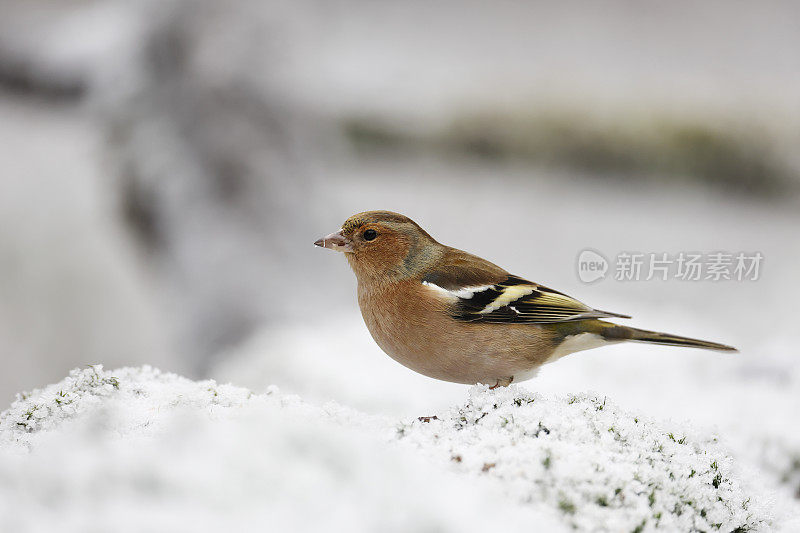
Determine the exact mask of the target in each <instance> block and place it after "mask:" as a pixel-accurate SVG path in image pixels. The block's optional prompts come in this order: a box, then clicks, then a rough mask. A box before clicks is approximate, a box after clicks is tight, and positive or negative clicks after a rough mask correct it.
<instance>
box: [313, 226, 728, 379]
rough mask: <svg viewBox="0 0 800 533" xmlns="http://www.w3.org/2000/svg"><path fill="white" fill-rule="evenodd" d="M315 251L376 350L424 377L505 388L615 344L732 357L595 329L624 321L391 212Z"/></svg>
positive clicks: (640, 333)
mask: <svg viewBox="0 0 800 533" xmlns="http://www.w3.org/2000/svg"><path fill="white" fill-rule="evenodd" d="M314 244H316V245H317V246H321V247H324V248H328V249H331V250H336V251H339V252H344V255H345V257H346V258H347V261H348V262H349V263H350V267H351V268H352V269H353V272H354V273H355V275H356V278H357V279H358V304H359V306H360V308H361V314H362V316H363V317H364V322H366V325H367V328H368V329H369V332H370V333H371V334H372V337H373V339H375V342H376V343H377V344H378V346H380V347H381V349H382V350H383V351H384V352H386V353H387V354H388V355H389V356H390V357H392V358H393V359H394V360H396V361H398V362H399V363H401V364H403V365H405V366H407V367H408V368H410V369H412V370H415V371H416V372H419V373H420V374H424V375H426V376H429V377H432V378H436V379H441V380H444V381H453V382H456V383H469V384H474V383H485V384H491V385H492V386H494V387H496V386H506V385H508V384H510V383H511V382H512V381H522V380H525V379H529V378H531V377H533V376H534V375H535V374H536V372H537V371H538V369H539V367H540V366H542V365H543V364H545V363H550V362H553V361H555V360H557V359H559V358H561V357H563V356H565V355H567V354H570V353H572V352H577V351H581V350H586V349H589V348H596V347H598V346H603V345H607V344H612V343H617V342H621V341H639V342H648V343H654V344H663V345H670V346H689V347H695V348H706V349H710V350H722V351H736V349H735V348H733V347H731V346H726V345H724V344H717V343H714V342H707V341H702V340H697V339H691V338H687V337H680V336H678V335H670V334H667V333H657V332H654V331H646V330H642V329H636V328H632V327H627V326H621V325H617V324H613V323H611V322H607V321H605V320H600V319H603V318H630V317H629V316H627V315H621V314H618V313H611V312H608V311H600V310H598V309H593V308H591V307H589V306H587V305H585V304H583V303H581V302H579V301H578V300H575V299H574V298H571V297H569V296H567V295H566V294H563V293H560V292H558V291H555V290H553V289H549V288H547V287H544V286H542V285H539V284H538V283H533V282H531V281H527V280H525V279H523V278H520V277H518V276H514V275H511V274H509V273H508V272H506V271H505V270H503V269H502V268H500V267H499V266H497V265H495V264H493V263H490V262H489V261H486V260H485V259H481V258H480V257H477V256H475V255H472V254H469V253H467V252H463V251H461V250H456V249H455V248H451V247H449V246H445V245H443V244H439V243H438V242H436V240H434V239H433V237H431V236H430V235H428V233H427V232H426V231H425V230H423V229H422V228H421V227H420V226H419V225H417V224H416V223H415V222H414V221H413V220H411V219H410V218H408V217H405V216H403V215H400V214H398V213H392V212H390V211H369V212H365V213H359V214H357V215H353V216H352V217H350V218H349V219H347V221H345V223H344V224H343V225H342V229H341V230H340V231H337V232H335V233H332V234H330V235H328V236H327V237H324V238H322V239H319V240H317V241H316V242H315V243H314Z"/></svg>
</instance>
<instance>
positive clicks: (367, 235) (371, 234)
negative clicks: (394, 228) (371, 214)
mask: <svg viewBox="0 0 800 533" xmlns="http://www.w3.org/2000/svg"><path fill="white" fill-rule="evenodd" d="M377 236H378V232H377V231H375V230H374V229H368V230H367V231H365V232H364V240H366V241H372V240H375V237H377Z"/></svg>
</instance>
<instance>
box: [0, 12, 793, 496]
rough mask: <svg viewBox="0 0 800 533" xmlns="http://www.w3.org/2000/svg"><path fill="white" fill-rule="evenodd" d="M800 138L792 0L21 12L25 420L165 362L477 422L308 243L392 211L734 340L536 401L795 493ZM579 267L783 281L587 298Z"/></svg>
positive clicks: (4, 147)
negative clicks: (657, 434) (102, 369)
mask: <svg viewBox="0 0 800 533" xmlns="http://www.w3.org/2000/svg"><path fill="white" fill-rule="evenodd" d="M798 146H800V6H799V5H798V4H797V3H796V2H792V1H789V0H787V1H783V2H781V1H779V2H771V3H769V4H766V3H744V2H729V1H716V0H712V1H709V2H704V3H702V4H698V3H695V2H686V1H675V2H668V3H652V2H627V1H611V2H604V3H602V4H596V3H591V2H585V3H579V4H562V3H539V2H491V3H485V2H451V1H444V2H434V3H430V2H419V1H410V2H403V3H386V2H366V1H363V0H337V1H332V2H321V1H310V0H309V1H306V0H294V1H280V0H277V1H267V2H263V1H254V0H231V1H228V2H215V1H211V0H192V1H181V0H172V1H170V2H156V1H153V0H149V1H148V0H143V1H138V2H129V1H121V0H0V358H1V359H0V361H1V362H2V369H1V370H0V399H2V403H3V405H6V404H8V403H9V402H10V401H11V400H12V399H13V395H14V393H16V392H19V391H21V390H24V389H30V388H33V387H37V386H41V385H43V384H45V383H49V382H53V381H56V380H58V379H60V378H61V377H63V376H64V375H65V374H66V372H67V370H68V369H70V368H73V367H76V366H82V365H87V364H95V363H102V364H104V365H105V366H106V367H109V368H113V367H118V366H122V365H140V364H145V363H147V364H152V365H154V366H158V367H160V368H162V369H163V370H168V371H174V372H178V373H181V374H184V375H187V376H189V377H193V378H200V377H214V378H216V379H220V380H223V381H232V382H234V383H236V384H238V385H243V386H247V387H251V388H253V389H254V390H263V389H264V388H265V387H266V386H267V385H269V384H276V385H278V386H279V387H281V388H282V389H283V390H285V391H289V392H296V393H299V394H302V395H304V396H305V397H308V398H309V399H313V400H319V401H325V400H330V399H333V400H336V401H338V402H340V403H343V404H345V405H350V406H353V407H357V408H359V409H362V410H365V411H368V412H390V413H399V414H404V415H425V414H431V413H432V412H433V411H434V410H435V409H438V408H441V407H443V406H445V405H448V404H450V403H452V402H458V401H461V400H462V399H463V397H464V394H465V388H464V387H463V386H459V385H452V384H445V383H439V382H435V381H432V380H429V379H428V378H424V377H422V376H418V375H416V374H413V373H412V372H411V371H409V370H406V369H405V368H403V367H401V366H400V365H398V364H396V363H394V362H393V361H391V360H390V359H389V358H388V357H386V356H385V355H384V354H383V353H382V352H380V350H379V349H378V348H377V346H375V345H374V343H372V341H371V339H370V338H369V335H368V333H367V332H366V329H365V327H364V326H363V324H362V322H361V318H360V316H359V314H358V310H357V303H356V297H355V279H354V277H353V276H352V274H351V273H350V272H349V271H348V267H347V265H346V262H345V261H344V260H343V259H342V258H341V257H339V256H336V255H334V254H331V253H329V252H327V251H325V250H321V249H315V248H314V247H313V246H312V242H313V241H314V240H315V239H316V238H318V237H320V236H322V235H325V234H327V233H329V232H331V231H334V230H336V229H338V228H339V227H340V225H341V223H342V222H343V221H344V220H345V219H346V218H347V217H348V216H349V215H351V214H353V213H355V212H359V211H364V210H373V209H389V210H393V211H399V212H402V213H404V214H406V215H408V216H410V217H411V218H413V219H415V220H416V221H417V222H419V223H420V224H421V225H422V226H423V227H424V228H426V229H428V230H429V231H430V233H431V234H432V235H433V236H434V237H435V238H437V239H438V240H440V241H441V242H444V243H447V244H450V245H453V246H456V247H458V248H462V249H466V250H469V251H471V252H474V253H477V254H479V255H481V256H483V257H486V258H488V259H490V260H492V261H494V262H496V263H498V264H500V265H502V266H503V267H505V268H506V269H508V270H510V271H511V272H514V273H516V274H519V275H521V276H524V277H527V278H530V279H532V280H535V281H538V282H541V283H543V284H545V285H548V286H551V287H554V288H557V289H559V290H562V291H563V292H566V293H567V294H570V295H573V296H575V297H576V298H579V299H581V300H582V301H585V302H587V303H588V304H589V305H592V306H596V307H599V308H602V309H610V310H613V311H618V312H623V313H630V314H632V315H633V316H634V320H633V321H632V322H631V323H632V324H633V325H636V326H640V327H646V328H652V329H660V330H663V331H669V332H674V333H678V334H683V335H689V336H695V337H701V338H708V339H710V340H717V341H721V342H726V343H729V344H733V345H736V346H737V347H739V348H740V350H741V353H740V354H738V355H735V356H725V355H719V354H715V353H711V352H708V353H707V352H700V351H694V350H678V349H671V348H660V347H643V346H616V347H611V348H604V349H602V350H595V351H591V352H587V353H582V354H579V355H575V356H571V357H569V358H566V359H564V360H562V361H560V362H559V363H557V364H555V365H551V366H549V367H546V368H545V369H544V370H543V371H542V372H541V374H540V376H539V378H537V379H536V380H533V381H530V382H527V383H526V384H525V386H526V387H528V388H531V389H533V390H540V391H544V392H554V393H565V392H578V391H582V390H594V391H598V392H599V393H601V394H609V395H610V397H612V398H613V399H614V400H616V401H618V402H620V403H623V404H624V405H626V406H630V407H634V408H636V409H641V410H643V411H645V412H648V413H650V414H652V415H653V416H660V417H671V418H677V419H679V420H690V421H692V422H693V423H697V424H703V425H709V426H712V427H715V428H719V430H720V432H722V433H724V434H726V435H727V438H728V439H729V441H730V443H731V444H730V445H731V447H732V448H734V451H735V452H736V453H738V454H740V455H741V456H742V457H745V458H749V459H752V464H753V465H754V467H756V468H760V469H762V470H763V471H764V472H766V473H768V474H769V475H770V476H771V479H773V480H774V481H775V486H776V487H778V489H779V490H784V489H785V490H787V491H789V493H792V494H794V493H797V494H798V495H800V434H799V433H798V432H800V429H799V428H800V424H797V418H796V417H797V412H798V410H800V371H798V358H799V357H800V354H798V348H797V346H798V341H799V340H800V329H798V326H797V317H798V313H797V304H796V301H797V298H798V296H800V289H798V284H797V280H796V275H795V272H796V271H797V268H798V265H800V239H798V230H800V210H799V209H798V207H799V206H800V150H798ZM584 248H593V249H596V250H599V251H601V252H602V253H604V254H605V255H606V256H607V257H614V256H615V255H616V254H618V253H620V252H622V251H640V252H645V253H648V252H654V253H662V252H666V253H670V254H675V253H678V252H681V251H687V252H688V251H695V252H697V251H699V252H704V253H711V252H716V251H727V252H731V253H736V252H740V251H744V252H756V251H758V252H761V253H762V254H763V255H764V262H763V265H762V271H761V276H760V278H759V279H758V280H757V281H750V282H746V281H742V282H739V281H720V282H711V281H697V282H680V281H676V280H668V281H655V280H654V281H648V282H645V281H640V282H627V283H623V282H618V281H614V280H613V279H606V280H604V281H602V282H598V283H596V284H592V285H586V284H583V283H581V282H580V281H579V279H578V277H577V275H576V269H575V261H576V257H577V255H578V253H579V252H580V251H581V250H583V249H584ZM792 421H793V422H792Z"/></svg>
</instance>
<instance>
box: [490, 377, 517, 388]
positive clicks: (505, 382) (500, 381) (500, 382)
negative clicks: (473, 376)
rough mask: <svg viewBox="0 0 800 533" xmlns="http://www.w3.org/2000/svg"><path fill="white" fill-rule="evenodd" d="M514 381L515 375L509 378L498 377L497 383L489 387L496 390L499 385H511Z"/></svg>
mask: <svg viewBox="0 0 800 533" xmlns="http://www.w3.org/2000/svg"><path fill="white" fill-rule="evenodd" d="M512 381H514V376H511V377H509V378H503V379H498V380H497V383H495V384H494V385H492V386H491V387H489V390H494V389H496V388H497V387H508V386H509V385H511V382H512Z"/></svg>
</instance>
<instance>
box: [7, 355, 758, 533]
mask: <svg viewBox="0 0 800 533" xmlns="http://www.w3.org/2000/svg"><path fill="white" fill-rule="evenodd" d="M0 479H3V480H4V482H3V483H2V484H0V530H3V531H47V530H54V529H58V530H59V531H67V532H69V531H87V530H90V531H95V530H97V531H102V530H114V531H153V530H160V531H163V530H170V531H218V530H221V529H222V528H225V529H233V530H236V529H244V530H248V529H253V527H254V526H256V525H258V527H259V528H264V529H277V530H291V531H319V530H326V531H331V530H347V531H389V532H391V531H443V532H446V531H479V530H481V531H486V530H495V529H503V528H505V529H510V530H511V531H516V530H523V529H525V530H529V529H530V527H531V526H533V525H535V526H536V527H537V529H539V530H542V531H568V530H573V529H577V530H585V531H589V530H591V531H649V530H656V529H663V530H683V531H688V530H702V531H715V530H719V531H736V530H738V531H745V530H758V529H763V528H766V527H769V525H770V523H771V522H770V508H769V506H768V504H767V503H766V502H764V501H763V500H762V497H761V496H760V495H761V494H762V490H760V489H759V488H758V487H755V486H754V485H753V484H752V483H749V482H747V481H746V478H745V477H744V476H743V475H742V473H741V472H739V471H738V470H737V465H736V464H734V463H733V461H732V460H731V458H730V457H729V456H728V455H726V454H725V453H724V451H723V450H722V448H721V446H720V445H719V443H718V442H717V439H716V438H714V437H713V436H707V435H701V434H696V433H694V432H692V431H689V430H686V429H680V428H676V427H669V426H664V425H660V424H659V423H657V422H655V421H652V420H648V419H645V418H643V417H641V416H637V415H635V414H632V413H629V412H626V411H624V410H621V409H619V408H618V407H616V406H614V405H613V404H612V403H611V402H606V401H605V400H603V399H599V398H596V397H593V396H591V395H581V396H570V397H564V398H548V397H544V396H541V395H533V394H531V393H529V392H527V391H525V390H524V389H521V388H518V387H513V386H512V387H509V388H507V389H500V390H494V391H492V390H489V389H488V388H486V387H473V388H472V389H470V392H469V398H468V401H467V402H466V404H464V405H462V406H459V407H453V408H451V409H449V410H448V411H447V412H446V413H441V414H439V415H437V416H436V417H434V418H430V419H426V418H423V419H420V420H418V419H413V420H398V419H393V418H387V417H377V416H369V415H364V414H362V413H359V412H357V411H354V410H352V409H348V408H345V407H341V406H339V405H336V404H333V403H329V404H325V405H323V406H318V405H313V404H310V403H307V402H304V401H302V400H301V399H300V398H298V397H296V396H287V395H283V394H281V393H280V392H279V391H278V390H277V389H276V388H271V389H269V390H268V391H267V392H266V393H264V394H253V393H251V392H249V391H248V390H246V389H243V388H239V387H235V386H231V385H220V384H217V383H216V382H214V381H198V382H195V381H191V380H188V379H185V378H181V377H179V376H176V375H173V374H166V373H161V372H159V371H157V370H155V369H152V368H149V367H143V368H124V369H118V370H115V371H113V372H109V371H106V370H103V369H102V368H101V367H92V368H88V369H84V370H75V371H73V372H72V373H71V374H70V376H69V377H67V378H66V379H64V380H63V381H61V382H60V383H57V384H54V385H49V386H47V387H45V388H43V389H41V390H37V391H34V392H32V393H30V394H28V395H20V396H19V397H18V398H17V401H15V402H14V404H12V406H11V407H10V408H9V409H8V410H6V411H5V412H3V413H2V414H0Z"/></svg>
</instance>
